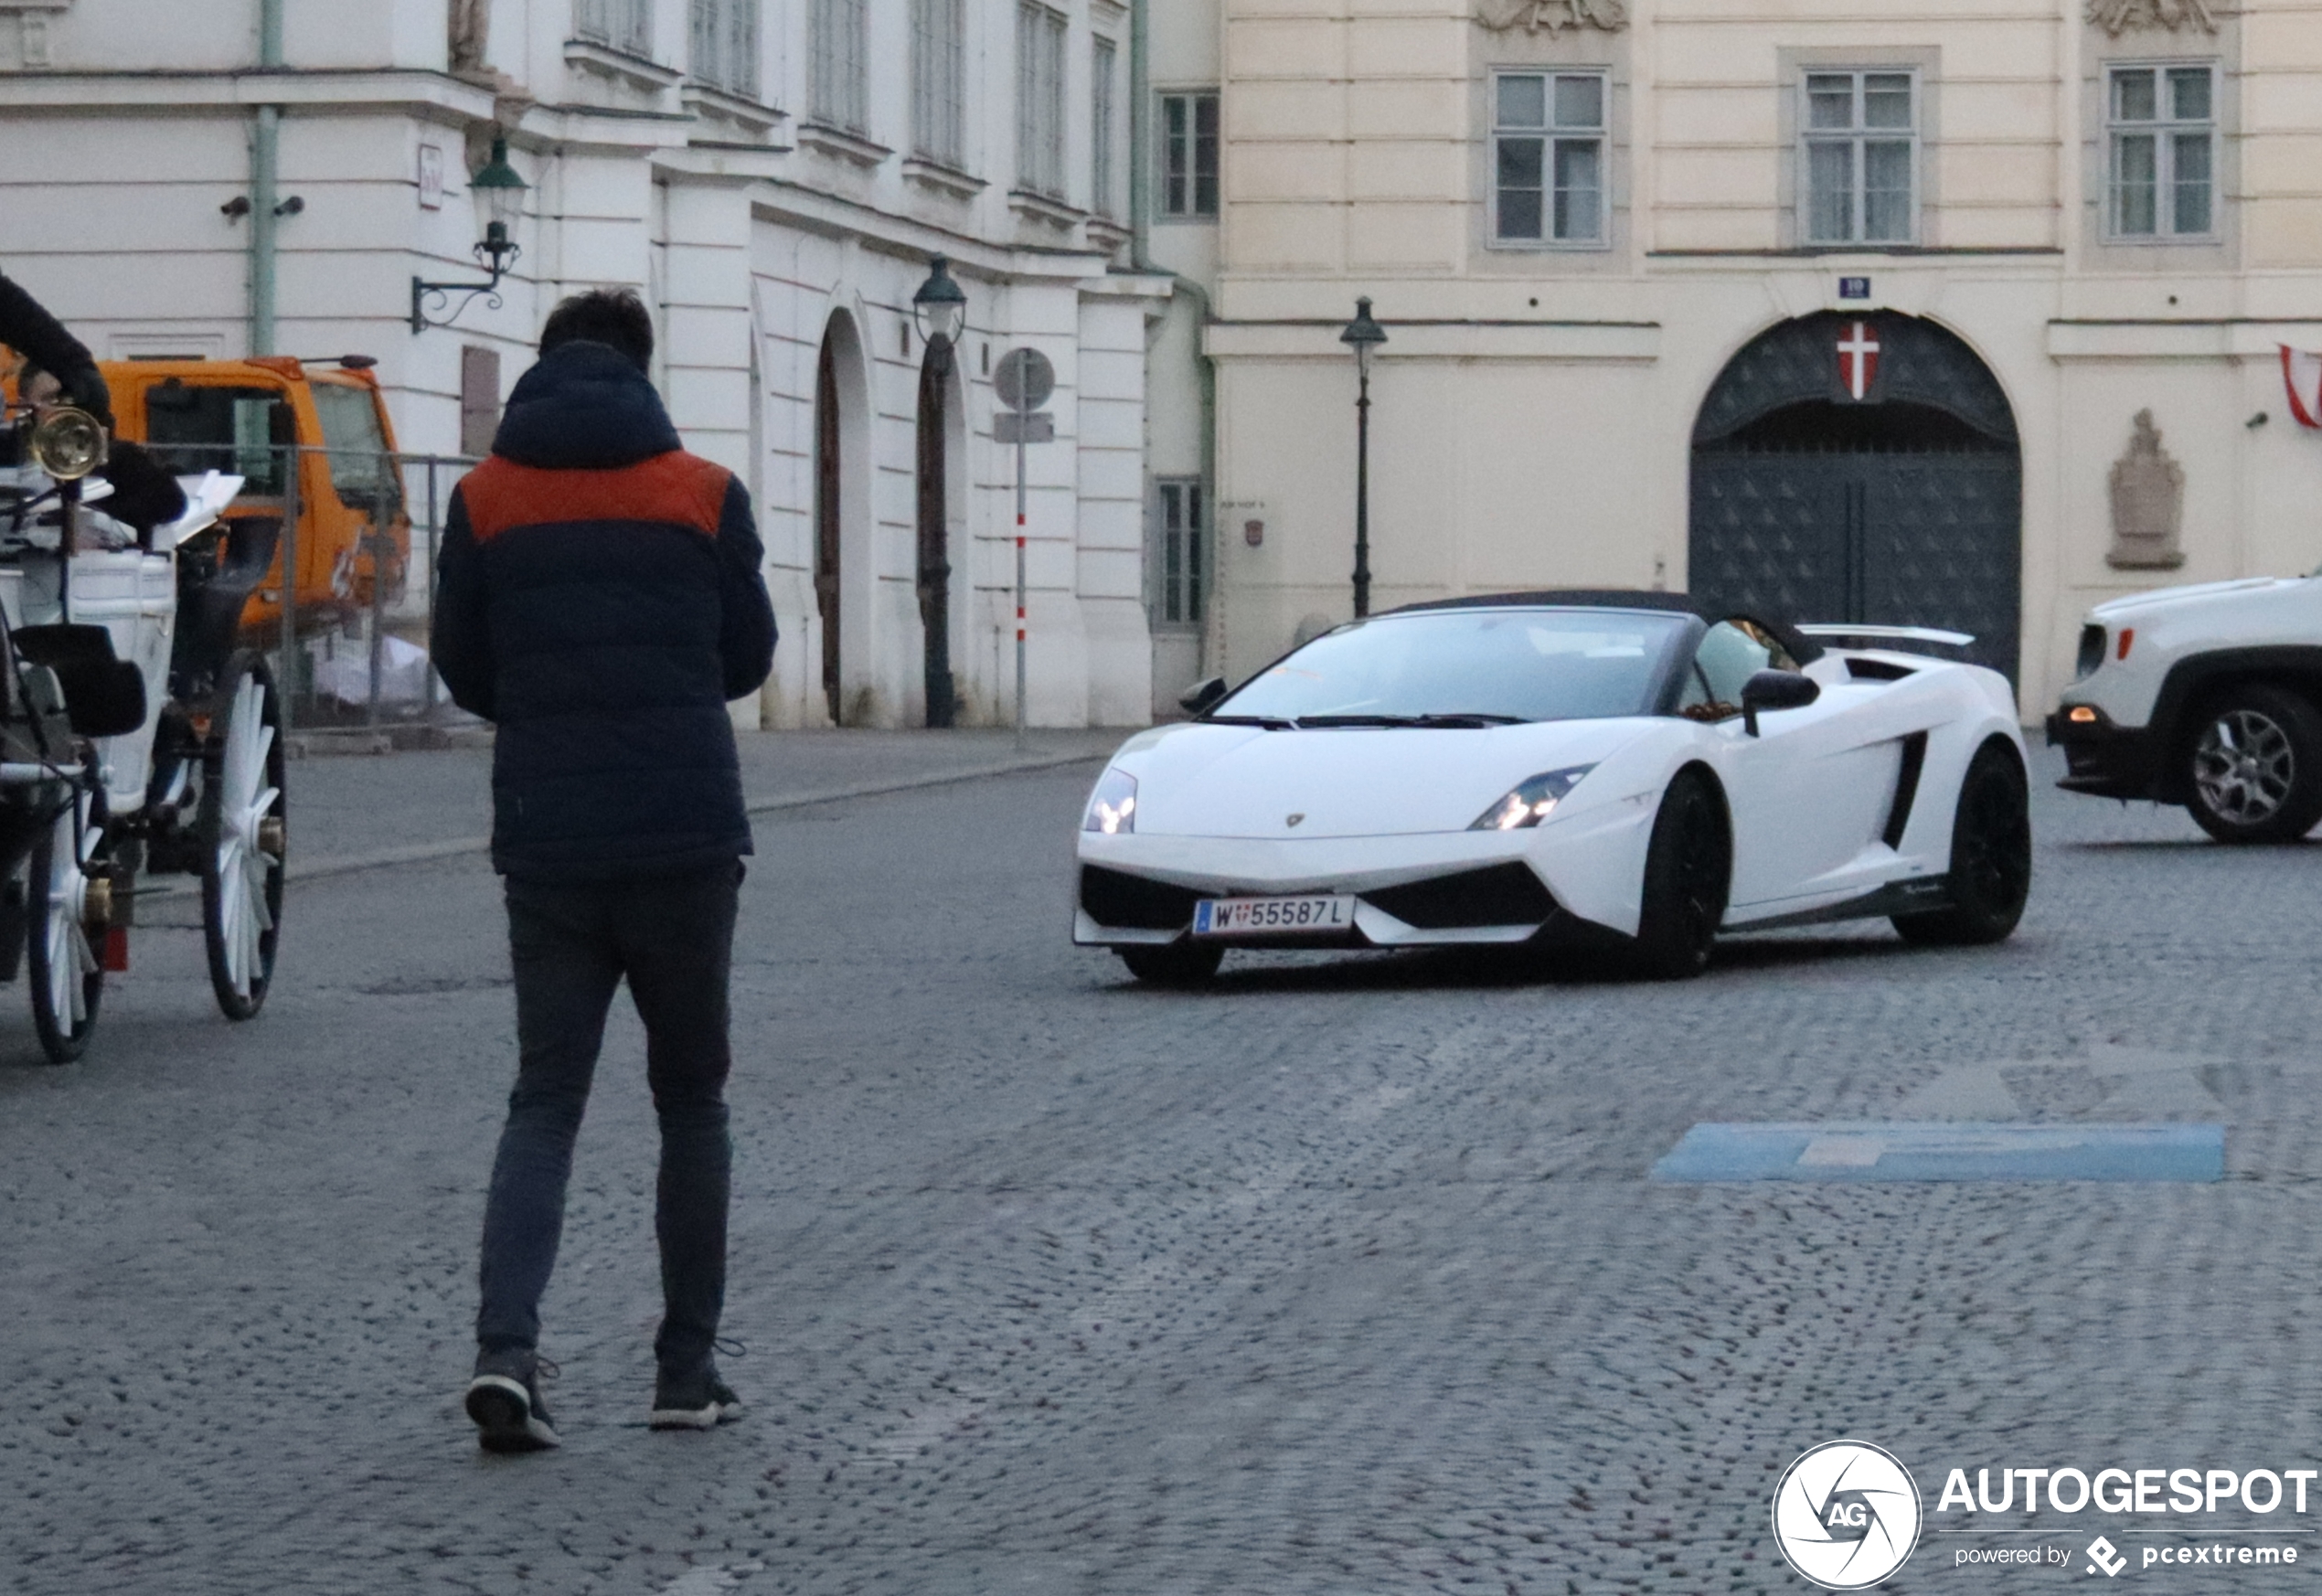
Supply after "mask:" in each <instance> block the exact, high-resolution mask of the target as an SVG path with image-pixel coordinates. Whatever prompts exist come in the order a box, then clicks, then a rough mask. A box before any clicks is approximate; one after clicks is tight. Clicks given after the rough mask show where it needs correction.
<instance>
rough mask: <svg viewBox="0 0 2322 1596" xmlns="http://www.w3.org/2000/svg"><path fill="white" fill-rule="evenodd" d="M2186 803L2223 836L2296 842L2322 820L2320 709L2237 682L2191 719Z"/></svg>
mask: <svg viewBox="0 0 2322 1596" xmlns="http://www.w3.org/2000/svg"><path fill="white" fill-rule="evenodd" d="M2182 757H2183V759H2184V761H2185V764H2184V777H2185V791H2186V802H2185V806H2186V808H2188V809H2189V810H2191V811H2192V814H2193V818H2194V820H2195V821H2196V822H2198V823H2199V824H2200V828H2201V829H2202V830H2203V831H2206V832H2208V833H2209V834H2210V835H2211V836H2213V837H2215V838H2216V839H2217V840H2218V841H2220V842H2226V843H2285V842H2295V841H2297V840H2298V838H2300V837H2302V836H2304V835H2306V833H2307V832H2309V831H2311V830H2313V829H2314V823H2315V822H2316V821H2317V820H2322V713H2317V711H2316V709H2315V707H2314V706H2313V705H2312V704H2310V703H2308V702H2307V701H2306V699H2304V698H2302V697H2298V695H2296V694H2295V693H2293V692H2289V691H2287V690H2286V689H2285V688H2282V687H2276V686H2270V685H2268V684H2266V683H2263V682H2251V683H2247V684H2245V685H2243V686H2238V687H2233V688H2231V689H2229V690H2228V691H2226V692H2225V693H2224V694H2223V695H2221V696H2220V697H2217V698H2215V699H2212V700H2211V701H2210V704H2209V705H2208V707H2207V708H2205V709H2204V710H2203V712H2202V713H2201V714H2200V715H2199V716H2197V717H2196V718H2194V721H2193V728H2192V731H2191V733H2190V734H2189V736H2188V737H2187V739H2186V743H2185V752H2184V754H2183V756H2182Z"/></svg>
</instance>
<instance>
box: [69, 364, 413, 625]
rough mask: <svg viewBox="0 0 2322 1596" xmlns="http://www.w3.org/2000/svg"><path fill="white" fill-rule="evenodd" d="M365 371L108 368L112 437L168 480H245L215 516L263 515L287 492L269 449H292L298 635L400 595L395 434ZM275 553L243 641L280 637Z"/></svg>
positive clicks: (254, 597) (326, 367) (401, 541)
mask: <svg viewBox="0 0 2322 1596" xmlns="http://www.w3.org/2000/svg"><path fill="white" fill-rule="evenodd" d="M373 365H374V362H373V361H372V360H371V359H370V358H369V357H368V356H360V355H349V356H341V357H340V358H339V359H338V360H337V361H336V362H335V363H330V364H325V363H323V362H319V361H301V360H296V359H293V358H292V357H290V356H282V355H261V356H253V357H252V358H250V359H247V360H108V361H103V362H101V363H100V364H99V366H98V369H99V370H100V371H101V372H102V373H103V374H104V378H105V382H106V384H107V386H109V387H110V388H112V408H113V420H114V432H115V434H116V435H117V436H119V437H122V438H126V439H129V440H131V441H132V442H137V443H142V444H144V445H145V446H146V447H147V448H148V449H151V450H153V451H154V453H155V454H156V455H157V456H158V457H159V458H160V460H161V462H162V463H163V464H164V465H165V466H166V467H167V468H168V469H169V470H171V471H172V472H175V473H177V474H179V475H181V476H182V475H189V474H193V473H199V472H202V471H206V470H216V471H218V472H220V473H231V474H234V475H238V476H241V477H244V478H246V479H248V480H247V481H246V483H245V484H244V486H243V488H242V492H241V496H240V497H239V498H237V499H236V500H235V501H234V502H233V504H232V505H230V506H229V508H228V510H227V512H226V518H227V520H228V521H229V523H231V522H236V521H242V520H272V522H273V523H274V524H275V527H280V525H281V522H282V516H283V513H284V509H285V505H286V501H287V500H288V499H289V497H290V495H289V494H288V492H287V491H286V490H287V489H288V487H289V485H290V484H289V483H288V482H287V481H286V475H287V473H286V472H285V470H284V465H285V463H286V461H287V456H286V454H285V453H284V452H282V445H284V444H293V443H294V444H297V445H299V446H300V449H301V452H300V453H299V455H298V475H297V484H296V485H297V495H296V498H297V505H298V537H297V543H296V549H295V559H296V560H297V569H296V571H295V572H293V584H294V585H293V592H294V594H295V598H294V603H295V605H296V614H297V619H298V626H299V630H300V631H301V632H306V631H311V630H321V629H324V628H325V627H328V626H331V625H335V624H338V623H342V622H346V621H347V620H349V619H351V618H352V617H353V616H354V615H355V614H356V613H357V612H359V611H361V610H365V609H367V608H368V607H369V606H370V603H371V600H372V594H373V589H374V584H376V583H379V582H384V583H385V591H384V593H383V594H382V595H381V597H382V598H384V599H385V600H387V601H393V600H395V599H397V598H399V597H400V596H401V594H402V591H403V584H404V577H405V572H406V571H407V570H408V569H409V566H410V548H411V521H410V505H409V501H408V500H407V498H406V496H405V494H404V490H403V480H402V473H401V471H400V469H399V466H398V463H397V462H396V459H395V429H394V425H393V423H392V422H390V421H389V419H388V414H387V406H386V403H385V402H384V398H383V396H382V395H381V394H380V392H379V386H378V379H377V378H375V377H374V376H373V375H372V372H371V367H372V366H373ZM241 631H242V633H243V635H244V637H245V638H246V639H248V640H249V641H250V642H253V643H259V644H269V643H272V641H273V640H274V639H276V638H279V637H280V636H281V634H282V545H281V543H280V542H279V541H277V542H276V544H275V553H274V558H273V563H272V565H271V566H270V567H269V568H268V569H267V572H266V575H265V576H264V577H263V578H262V579H261V580H260V582H259V584H258V588H257V591H254V592H252V593H251V594H250V601H249V603H248V604H247V605H246V606H245V608H244V609H243V611H242V616H241Z"/></svg>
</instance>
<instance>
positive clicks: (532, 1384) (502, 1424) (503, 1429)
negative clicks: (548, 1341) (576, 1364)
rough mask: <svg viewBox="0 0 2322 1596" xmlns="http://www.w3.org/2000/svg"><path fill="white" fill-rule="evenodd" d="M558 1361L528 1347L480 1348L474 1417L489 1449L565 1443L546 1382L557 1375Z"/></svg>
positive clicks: (471, 1390) (471, 1400)
mask: <svg viewBox="0 0 2322 1596" xmlns="http://www.w3.org/2000/svg"><path fill="white" fill-rule="evenodd" d="M556 1376H557V1366H556V1365H555V1364H552V1363H550V1362H549V1361H548V1360H547V1359H546V1358H542V1357H537V1356H535V1355H534V1354H532V1353H530V1352H527V1351H523V1350H514V1351H507V1352H480V1353H478V1354H476V1357H475V1378H474V1379H472V1380H470V1381H469V1382H468V1396H467V1409H468V1417H469V1418H471V1419H473V1420H475V1430H476V1436H475V1439H476V1442H477V1444H479V1445H480V1446H482V1447H483V1448H484V1450H485V1451H486V1452H541V1451H545V1450H546V1449H547V1448H549V1447H551V1446H555V1445H557V1444H559V1442H558V1441H557V1432H556V1426H555V1425H554V1424H553V1423H552V1422H551V1421H550V1420H549V1408H548V1404H547V1403H545V1402H543V1401H541V1400H540V1382H541V1380H542V1379H543V1378H547V1379H554V1378H556Z"/></svg>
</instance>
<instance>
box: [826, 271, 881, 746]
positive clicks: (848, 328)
mask: <svg viewBox="0 0 2322 1596" xmlns="http://www.w3.org/2000/svg"><path fill="white" fill-rule="evenodd" d="M862 356H863V348H862V340H861V338H860V337H859V336H858V335H857V333H856V329H855V322H854V318H853V317H851V316H849V315H848V314H847V313H846V312H845V311H835V312H833V313H832V314H831V317H830V320H829V322H828V323H827V324H825V327H824V330H823V342H822V348H821V351H820V353H819V355H818V356H817V358H816V360H815V432H814V505H815V521H814V548H813V555H814V559H813V570H814V578H815V612H816V619H817V620H818V622H820V626H821V632H822V661H821V665H822V687H823V696H824V700H825V704H826V705H827V706H828V708H829V711H830V718H831V724H832V725H834V726H843V725H845V724H847V720H848V718H849V709H850V706H849V705H848V703H847V682H848V679H849V673H848V668H847V667H848V665H849V664H850V663H851V664H852V665H854V667H855V669H854V673H853V674H854V676H856V677H857V678H859V677H861V676H862V675H863V674H864V667H863V661H864V660H865V658H866V657H867V655H866V654H865V652H864V650H865V644H866V643H867V642H868V622H869V620H870V616H869V612H868V603H867V602H866V601H864V599H863V594H865V593H867V592H868V576H869V573H868V569H861V567H862V566H863V565H864V564H865V561H864V559H863V556H864V554H865V553H866V551H867V548H868V517H869V505H868V500H867V495H866V494H865V492H864V489H863V486H862V484H863V481H864V471H865V468H866V467H867V466H868V452H869V436H868V434H869V422H868V408H869V406H868V399H867V397H866V394H865V383H864V378H863V359H862ZM858 697H859V695H858ZM852 708H855V709H857V710H859V708H860V706H859V705H857V706H854V707H852ZM858 718H859V717H858Z"/></svg>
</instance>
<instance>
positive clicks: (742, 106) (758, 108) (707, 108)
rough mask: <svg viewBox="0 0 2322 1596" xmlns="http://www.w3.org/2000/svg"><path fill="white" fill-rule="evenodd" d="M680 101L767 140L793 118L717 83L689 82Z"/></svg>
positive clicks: (700, 113) (699, 113)
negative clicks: (723, 87) (775, 130)
mask: <svg viewBox="0 0 2322 1596" xmlns="http://www.w3.org/2000/svg"><path fill="white" fill-rule="evenodd" d="M677 102H678V103H679V104H680V105H683V106H684V107H685V108H686V109H687V111H690V112H693V113H694V114H695V115H696V116H699V117H707V118H709V119H711V120H714V121H718V122H730V123H731V124H733V125H734V126H736V127H739V128H740V129H742V130H743V131H744V132H745V133H751V134H754V135H756V136H757V137H758V138H760V139H762V140H763V139H764V138H766V136H767V135H768V134H770V133H772V132H773V131H774V129H776V128H777V127H780V126H781V125H782V124H783V122H786V121H788V120H789V116H788V113H787V112H780V111H777V110H775V109H774V108H773V107H772V106H771V105H763V104H761V103H760V102H759V101H755V100H751V99H750V98H749V97H747V96H746V95H740V94H736V93H733V92H732V91H730V90H725V89H720V88H719V87H718V86H717V85H716V84H714V83H688V84H687V85H686V86H685V87H684V88H682V89H680V90H677Z"/></svg>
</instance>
